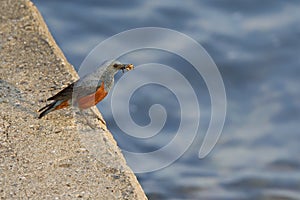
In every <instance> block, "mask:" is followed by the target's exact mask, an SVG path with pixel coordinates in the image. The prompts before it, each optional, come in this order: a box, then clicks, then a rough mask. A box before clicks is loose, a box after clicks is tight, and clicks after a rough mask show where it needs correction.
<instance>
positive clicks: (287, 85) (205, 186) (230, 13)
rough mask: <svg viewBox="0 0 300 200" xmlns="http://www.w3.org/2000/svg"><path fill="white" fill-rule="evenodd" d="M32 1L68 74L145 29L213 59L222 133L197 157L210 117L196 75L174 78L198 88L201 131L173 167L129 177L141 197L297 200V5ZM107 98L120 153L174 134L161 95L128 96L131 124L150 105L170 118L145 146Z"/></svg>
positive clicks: (170, 104)
mask: <svg viewBox="0 0 300 200" xmlns="http://www.w3.org/2000/svg"><path fill="white" fill-rule="evenodd" d="M34 2H35V3H36V4H37V6H38V8H39V10H40V11H41V13H42V15H43V16H44V18H45V20H46V22H47V24H48V26H49V28H50V31H51V32H52V34H53V35H54V38H55V39H56V41H57V42H58V45H59V46H60V47H61V48H62V50H63V52H64V53H65V55H66V57H67V58H68V60H69V61H70V62H71V63H72V64H73V65H74V66H75V67H77V69H78V66H80V64H81V62H82V61H83V59H84V58H85V57H86V55H87V54H88V53H89V52H90V51H91V50H92V49H93V48H94V47H95V45H97V44H98V43H99V42H101V41H103V40H104V39H106V38H108V37H110V36H112V35H114V34H117V33H119V32H122V31H125V30H128V29H132V28H137V27H144V26H158V27H165V28H171V29H174V30H177V31H180V32H182V33H184V34H187V35H189V36H190V37H192V38H194V39H195V40H197V41H198V42H199V43H201V44H202V45H203V46H204V48H205V49H206V50H207V52H208V53H209V54H210V55H211V57H212V58H213V59H214V61H215V62H216V64H217V66H218V68H219V70H220V72H221V75H222V77H223V80H224V84H225V87H226V93H227V101H228V102H227V103H228V107H227V117H226V123H225V126H224V129H223V132H222V136H221V138H220V140H219V142H218V144H217V145H216V147H215V148H214V150H213V151H212V152H211V153H210V154H209V156H208V157H206V158H204V159H198V151H199V146H200V145H201V142H202V140H203V134H204V133H205V130H206V129H207V126H208V122H209V119H210V114H209V112H210V101H209V95H208V93H207V88H206V87H205V83H204V82H203V80H202V79H201V77H197V76H193V74H194V73H193V71H192V69H191V68H187V69H188V70H184V71H182V73H183V74H184V75H185V76H186V77H188V79H189V80H191V82H192V83H193V81H195V80H196V81H198V82H197V84H198V85H197V88H198V89H199V92H198V93H197V95H198V98H199V97H201V98H200V99H201V101H200V102H199V103H200V108H201V115H202V117H201V120H200V127H201V128H200V129H201V130H200V131H199V133H198V135H197V137H196V139H195V140H194V142H193V144H192V145H191V147H190V148H189V149H188V150H187V151H186V152H185V153H184V155H183V156H182V157H181V158H180V159H179V160H177V161H176V162H175V163H173V164H172V165H170V166H168V167H166V168H164V169H162V170H158V171H155V172H151V173H141V174H137V177H138V179H139V181H140V183H141V185H142V187H143V189H144V190H145V192H146V194H147V196H148V197H149V199H222V200H223V199H300V170H299V169H300V157H299V151H300V150H299V146H300V140H299V128H300V127H299V119H300V92H299V85H300V80H299V75H300V57H299V50H300V26H299V22H300V12H299V10H300V1H296V0H278V1H274V0H265V1H258V0H253V1H236V0H228V1H226V3H225V1H218V0H203V1H196V0H194V1H188V2H185V3H182V1H173V0H172V1H171V0H168V1H147V2H146V1H130V2H114V1H94V0H87V1H79V0H73V1H58V0H53V1H40V0H35V1H34ZM141 54H142V55H141V57H142V58H144V60H143V61H144V62H145V63H147V62H149V61H153V58H155V59H154V60H155V61H157V62H160V63H164V62H165V63H166V64H177V65H178V63H180V64H182V65H187V64H186V63H185V61H184V60H182V59H179V58H175V60H174V59H173V57H174V56H173V57H172V55H169V54H167V53H165V52H157V51H151V50H149V51H144V52H141ZM145 55H147V56H145ZM129 57H130V56H129ZM141 62H142V61H141ZM135 64H136V63H135ZM139 64H141V63H139ZM119 78H120V75H118V77H117V80H118V79H119ZM194 83H195V82H194ZM154 91H159V92H154ZM150 94H152V95H150ZM158 94H159V95H158ZM200 94H203V95H200ZM166 97H167V98H166ZM109 98H110V97H108V98H107V99H106V100H105V101H104V102H101V103H100V104H99V109H100V110H101V112H102V113H103V114H104V118H105V119H106V121H107V124H108V127H109V129H110V130H111V131H112V132H113V133H114V137H115V138H116V140H117V141H118V144H119V146H120V147H121V148H122V149H125V150H131V151H137V152H149V151H152V150H156V149H159V148H161V147H163V146H164V145H165V144H167V143H168V142H169V141H170V139H172V138H173V137H174V135H173V134H174V133H176V130H177V128H178V124H179V121H180V118H179V117H178V116H179V113H180V109H179V108H178V107H179V103H178V101H177V100H176V98H175V96H174V94H172V93H171V92H170V91H169V90H168V89H166V88H164V87H161V86H158V85H153V86H145V87H142V88H139V90H138V91H136V93H135V94H134V95H133V97H132V102H131V105H130V110H131V112H132V118H133V120H135V122H136V123H137V124H139V125H147V124H148V123H149V120H150V119H149V117H148V110H149V107H150V106H151V105H153V104H156V103H159V104H161V105H163V106H164V107H165V108H166V110H167V111H168V112H170V113H168V119H167V122H166V125H165V127H164V129H163V130H162V132H161V133H160V134H159V135H157V136H155V137H153V138H149V140H140V139H136V138H133V137H129V136H127V135H125V134H123V133H122V131H121V130H120V129H119V128H118V127H117V125H116V123H115V121H114V119H113V117H112V115H111V112H110V109H109V106H108V104H109ZM166 99H168V101H166ZM157 159H160V158H157ZM161 159H163V157H162V158H161ZM140 164H141V165H142V164H143V163H140Z"/></svg>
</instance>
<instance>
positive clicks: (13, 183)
mask: <svg viewBox="0 0 300 200" xmlns="http://www.w3.org/2000/svg"><path fill="white" fill-rule="evenodd" d="M0 15H1V16H0V73H1V74H0V197H1V199H75V198H83V199H146V197H145V194H144V192H143V190H142V189H141V187H140V185H139V183H138V182H137V180H136V177H135V176H134V174H133V173H132V171H131V170H130V169H129V168H128V167H127V166H126V163H125V160H124V158H123V156H122V154H121V152H120V150H119V148H118V147H117V144H116V142H115V141H114V139H113V137H112V136H111V134H110V133H109V131H107V129H106V126H105V125H103V124H101V122H100V120H98V119H97V118H96V117H95V115H93V114H92V112H91V110H89V111H87V112H86V113H85V116H84V117H83V116H82V115H80V114H78V113H76V110H74V109H64V110H60V111H55V112H53V113H50V114H49V115H47V116H46V117H45V118H43V119H40V120H38V119H37V112H36V110H37V109H39V108H40V107H42V106H44V105H45V99H47V98H48V97H50V96H51V95H53V94H55V93H56V92H58V91H59V90H60V89H62V88H63V87H65V86H66V85H67V84H69V83H70V82H71V81H74V80H76V79H77V74H76V72H75V71H74V69H73V67H72V66H71V65H70V64H69V63H68V62H67V60H66V58H65V57H64V55H63V54H62V52H61V51H60V49H59V48H58V47H57V45H56V44H55V42H54V40H53V38H52V36H51V35H50V33H49V31H48V29H47V27H46V25H45V23H44V21H43V19H42V17H41V16H40V14H39V12H38V11H37V9H36V7H35V6H34V5H33V4H32V3H31V2H30V1H26V0H1V3H0ZM74 111H75V112H74ZM95 112H98V111H97V110H95ZM98 114H99V113H98ZM99 116H100V114H99ZM87 122H88V123H87ZM87 124H88V125H87Z"/></svg>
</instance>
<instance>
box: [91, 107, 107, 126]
mask: <svg viewBox="0 0 300 200" xmlns="http://www.w3.org/2000/svg"><path fill="white" fill-rule="evenodd" d="M92 112H93V113H94V115H95V117H96V118H97V119H98V120H99V121H101V123H102V124H104V125H105V126H106V123H105V121H104V120H103V119H101V117H100V116H99V115H98V114H97V113H95V111H94V109H92Z"/></svg>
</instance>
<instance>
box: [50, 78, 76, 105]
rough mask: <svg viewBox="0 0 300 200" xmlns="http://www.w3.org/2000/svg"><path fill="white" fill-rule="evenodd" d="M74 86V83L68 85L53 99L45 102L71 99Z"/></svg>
mask: <svg viewBox="0 0 300 200" xmlns="http://www.w3.org/2000/svg"><path fill="white" fill-rule="evenodd" d="M74 85H75V82H74V83H72V84H70V85H69V86H68V87H66V88H64V89H63V90H61V91H60V92H58V93H57V94H56V95H54V96H53V97H50V98H49V99H47V101H50V100H56V101H58V100H67V99H70V98H72V93H73V88H74Z"/></svg>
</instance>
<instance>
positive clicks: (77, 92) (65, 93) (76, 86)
mask: <svg viewBox="0 0 300 200" xmlns="http://www.w3.org/2000/svg"><path fill="white" fill-rule="evenodd" d="M100 83H101V82H100ZM100 86H101V85H99V84H98V83H96V84H95V83H91V84H80V82H79V81H76V82H74V83H72V84H70V85H69V86H68V87H66V88H64V89H63V90H61V91H60V92H58V93H57V94H56V95H54V96H52V97H50V98H49V99H47V101H50V100H56V101H58V100H69V99H72V98H73V97H75V98H81V97H84V96H88V95H90V94H93V93H95V92H96V91H97V89H98V88H99V87H100Z"/></svg>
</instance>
